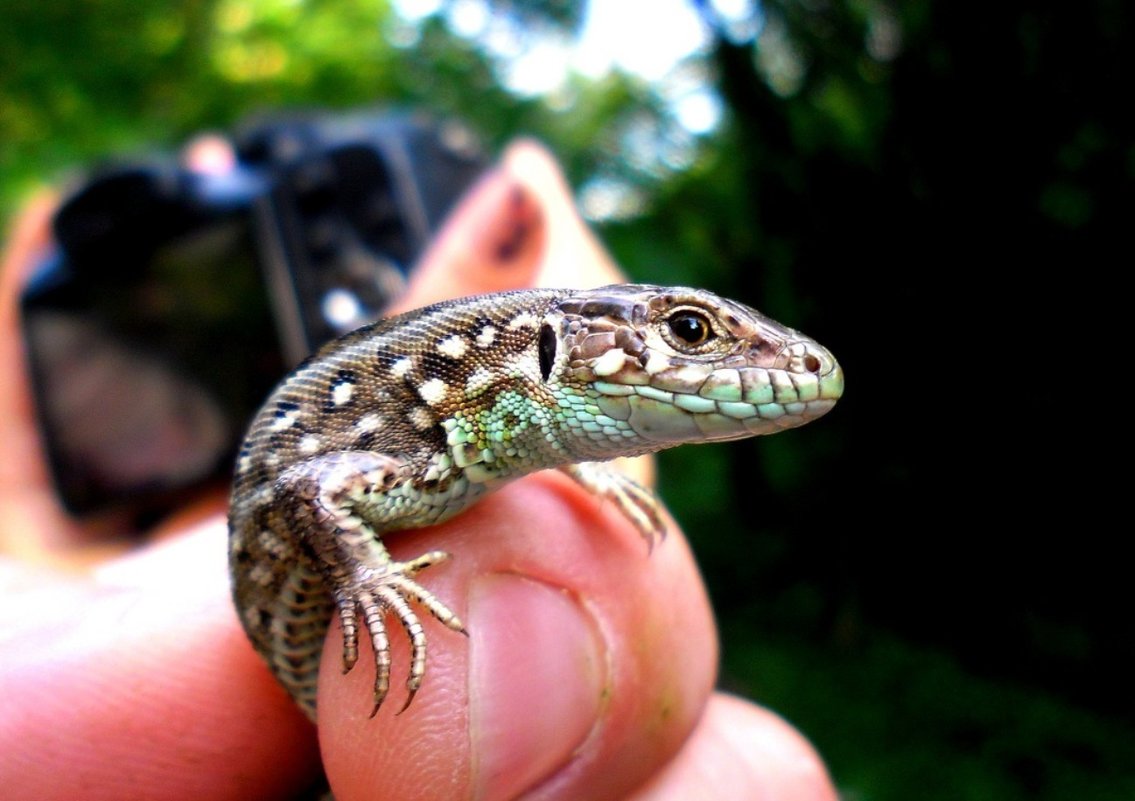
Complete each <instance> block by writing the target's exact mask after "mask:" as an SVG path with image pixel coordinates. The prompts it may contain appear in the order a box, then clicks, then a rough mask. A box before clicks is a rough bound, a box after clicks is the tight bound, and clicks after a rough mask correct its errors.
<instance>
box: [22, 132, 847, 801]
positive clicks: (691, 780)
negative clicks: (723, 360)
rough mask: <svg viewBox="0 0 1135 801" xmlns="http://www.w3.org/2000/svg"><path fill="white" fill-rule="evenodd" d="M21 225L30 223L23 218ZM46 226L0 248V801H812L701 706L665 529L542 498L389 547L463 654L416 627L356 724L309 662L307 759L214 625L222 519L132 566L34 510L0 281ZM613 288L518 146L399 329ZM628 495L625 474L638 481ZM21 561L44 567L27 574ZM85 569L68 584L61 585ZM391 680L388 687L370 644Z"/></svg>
mask: <svg viewBox="0 0 1135 801" xmlns="http://www.w3.org/2000/svg"><path fill="white" fill-rule="evenodd" d="M34 214H38V220H37V218H36V217H34ZM46 214H47V212H46V211H44V209H40V210H39V211H38V212H34V213H33V217H29V218H26V225H25V226H24V229H23V233H21V234H20V235H18V236H16V237H14V238H13V240H12V243H11V247H10V249H9V255H8V258H7V259H6V262H5V266H4V274H3V283H0V290H3V297H2V298H0V330H2V331H3V332H4V333H3V335H0V337H2V338H0V347H2V350H0V376H6V380H4V381H3V382H0V418H2V419H3V422H2V423H0V425H4V426H6V428H5V429H4V435H5V439H4V441H5V442H6V443H9V444H10V450H9V458H8V459H7V460H6V463H5V464H3V465H2V466H0V548H5V547H6V548H7V550H8V552H9V553H18V554H19V555H20V556H21V557H22V558H21V559H20V560H17V559H6V560H5V559H0V592H2V593H3V595H0V597H3V598H4V600H3V601H0V678H2V680H3V682H4V684H3V686H5V688H6V689H7V691H8V695H9V700H8V702H7V703H6V704H5V708H4V709H3V711H0V786H3V787H4V788H5V793H6V794H11V795H12V796H13V797H36V798H74V797H76V796H77V795H82V797H84V798H89V799H99V798H123V797H130V798H162V799H179V798H187V799H188V798H193V799H198V798H245V799H247V798H254V797H255V798H276V797H280V798H283V797H288V796H289V795H291V794H294V793H295V792H296V790H297V789H298V788H301V787H303V786H305V785H307V784H309V783H310V782H311V780H312V779H313V777H314V776H315V775H316V774H317V771H318V767H317V764H318V750H322V753H323V761H324V765H325V768H326V770H327V774H328V776H329V778H330V780H331V783H332V786H333V788H334V790H335V792H336V797H337V798H339V799H340V801H351V799H356V798H360V799H361V798H392V799H393V798H397V799H407V798H419V799H435V798H436V799H453V798H465V797H478V798H484V799H494V798H512V797H517V796H521V795H523V796H524V797H525V798H531V799H548V801H552V800H553V799H578V798H585V799H604V798H611V799H634V801H663V799H688V798H726V797H727V798H762V799H783V800H788V799H815V800H816V801H820V800H821V799H834V798H835V793H834V790H833V789H832V787H831V785H830V782H829V780H828V779H827V776H826V774H825V771H824V769H823V767H822V765H821V764H820V762H819V760H818V758H817V757H816V755H815V753H814V752H813V751H812V749H811V748H810V747H809V746H808V744H807V743H806V742H805V741H804V740H803V738H801V737H800V735H799V734H797V733H796V732H795V731H793V730H792V729H791V728H790V727H788V726H787V725H786V724H785V723H784V722H783V721H781V720H780V719H779V718H777V717H776V716H774V715H772V714H771V713H769V712H767V711H764V710H761V709H759V708H757V707H755V706H753V705H751V704H749V703H747V702H744V701H741V700H739V699H735V698H730V697H728V696H724V695H721V694H715V693H713V692H712V686H713V681H714V678H715V672H716V662H717V650H716V638H715V633H714V629H713V622H712V617H711V613H710V609H709V606H708V602H707V599H706V596H705V591H704V588H703V586H702V583H701V580H700V577H699V576H698V573H697V569H696V566H695V564H694V562H693V559H692V556H691V554H690V552H689V549H688V547H687V545H686V543H685V540H684V539H683V538H682V536H681V534H680V532H679V531H677V529H676V528H675V527H674V526H673V525H672V524H671V526H670V532H669V535H668V537H667V539H666V540H665V541H664V542H663V543H662V544H661V545H660V546H659V547H656V548H655V549H654V552H653V554H651V555H647V553H646V550H645V548H644V546H643V544H642V542H641V539H640V538H639V537H638V535H637V533H636V532H635V531H634V530H633V529H632V528H631V527H630V526H629V524H628V523H627V522H626V521H625V520H623V519H622V517H621V516H620V515H619V514H618V513H617V512H616V511H615V510H613V509H612V508H610V507H609V505H604V504H601V503H599V502H597V501H595V500H594V499H592V498H591V497H590V496H589V495H587V494H586V493H584V492H583V491H582V490H580V489H579V488H578V487H577V486H576V485H575V484H574V483H572V482H571V481H569V480H567V479H566V478H564V477H562V476H561V475H560V474H558V473H556V472H549V473H541V474H537V475H535V476H532V477H530V478H528V479H525V480H522V481H519V482H516V483H514V484H512V485H509V486H508V487H505V488H504V489H503V490H501V491H500V492H498V493H496V494H494V495H492V496H489V497H488V498H486V499H484V500H483V501H481V502H480V503H478V504H477V505H475V506H474V507H473V508H471V509H470V510H468V511H467V512H466V513H464V514H462V515H461V516H459V517H458V518H457V519H456V520H453V521H451V522H449V523H446V524H442V525H439V526H435V527H432V528H430V529H426V530H421V531H414V532H406V533H403V534H399V535H397V536H393V537H391V538H390V540H389V543H388V544H389V546H390V548H391V550H392V552H393V553H394V555H395V558H402V557H405V556H410V555H414V554H416V553H420V552H422V551H424V550H432V549H435V548H442V549H445V550H448V551H450V552H451V553H453V555H454V558H453V559H452V560H451V561H450V562H448V563H447V564H446V565H445V566H444V567H441V568H437V569H435V571H431V573H430V575H429V577H428V580H429V584H430V589H431V590H432V591H434V592H435V593H436V594H437V596H438V597H439V598H442V599H445V601H446V602H447V603H449V604H452V606H453V608H454V610H455V611H456V612H457V613H458V614H459V615H460V616H461V618H462V619H463V620H464V621H465V622H466V624H467V626H468V628H469V632H470V638H469V639H468V640H467V639H466V638H463V637H460V636H457V635H454V634H452V633H451V632H448V631H446V630H445V629H443V628H442V627H441V626H440V625H432V624H431V623H430V622H427V623H426V627H427V633H428V635H429V637H430V659H429V666H428V670H427V674H426V679H425V683H424V684H423V687H422V689H421V691H420V692H419V694H418V696H417V697H416V699H415V701H414V704H413V705H412V706H411V707H410V708H409V709H408V710H407V711H406V712H405V713H403V714H401V715H398V716H396V715H395V714H394V712H395V710H397V709H398V708H399V706H400V703H399V700H400V699H398V698H392V699H391V700H390V701H389V702H388V703H387V705H386V707H384V708H383V710H382V711H381V712H380V713H379V715H378V717H377V718H375V719H373V720H371V719H369V718H368V714H369V712H370V709H371V701H370V693H371V686H370V684H371V677H372V676H373V670H374V666H373V660H372V659H371V658H369V649H365V648H364V649H360V660H359V664H358V665H357V666H356V667H355V669H354V670H353V671H352V672H351V673H349V674H347V675H346V676H344V675H342V674H341V670H340V665H339V659H340V653H341V648H340V646H339V637H340V635H339V631H338V628H337V626H336V625H333V627H332V630H331V632H330V634H329V636H330V637H331V639H330V640H329V641H328V642H329V647H327V648H325V649H324V659H325V662H324V664H323V668H322V670H321V672H320V686H319V720H320V726H319V732H318V749H317V745H316V738H315V734H314V732H313V730H312V728H311V726H310V725H309V724H308V723H307V722H306V720H305V719H304V718H303V717H302V715H301V714H300V713H299V711H298V710H297V709H295V708H294V706H293V705H292V703H291V701H290V699H288V697H287V696H286V695H285V694H284V692H283V690H282V689H281V688H279V687H278V686H277V685H276V684H275V681H274V679H273V678H272V677H271V675H270V674H269V672H268V670H267V668H266V667H265V666H264V665H263V664H262V663H261V662H260V661H259V658H258V657H257V656H256V655H255V654H254V652H253V651H252V649H251V647H250V646H249V644H248V643H247V642H246V641H245V639H244V635H243V633H242V632H241V630H240V626H239V624H238V622H237V620H236V616H235V614H234V612H233V611H232V606H231V602H230V600H229V590H228V576H227V565H226V560H225V556H226V547H225V538H226V526H225V521H224V518H223V506H224V499H223V498H217V497H213V498H208V499H204V500H203V501H202V502H201V504H199V505H197V506H195V507H194V508H192V509H187V510H185V511H184V512H183V513H182V514H180V515H179V516H177V518H176V519H173V520H170V521H168V522H167V523H166V524H164V525H163V526H162V530H161V531H159V532H155V533H154V536H153V537H152V538H151V539H152V540H153V541H152V542H150V543H149V544H147V545H145V546H143V547H141V548H136V549H132V550H130V551H122V552H121V553H117V554H112V555H109V556H108V555H107V554H106V553H105V552H103V553H99V554H96V555H92V554H91V553H90V549H89V548H87V547H84V542H86V540H84V536H85V534H86V532H85V531H84V530H83V529H82V528H81V527H79V526H77V525H75V524H73V523H71V522H70V521H68V520H67V518H65V517H64V516H63V515H62V514H61V513H59V512H58V510H57V509H56V508H55V506H54V503H53V501H52V500H51V493H50V489H49V487H48V485H47V483H46V479H45V471H44V469H43V467H42V456H41V455H40V454H39V452H38V446H37V443H36V440H35V435H34V429H33V427H32V424H31V419H30V412H29V407H28V403H27V401H26V395H25V394H24V392H25V389H24V387H23V382H22V365H21V364H20V363H19V360H18V356H19V353H18V345H19V340H18V338H17V337H18V335H17V332H16V330H15V325H14V321H13V309H14V292H15V287H16V286H17V284H18V281H17V280H16V278H15V276H17V275H18V274H19V273H20V272H21V271H22V270H23V269H24V266H23V265H26V263H27V262H28V261H29V260H30V258H31V251H32V250H33V249H34V246H35V240H36V235H37V231H42V226H43V224H44V222H45V220H46ZM616 280H619V275H618V273H617V270H616V269H615V268H614V266H613V265H612V264H611V262H610V260H609V258H608V257H607V256H606V254H605V253H604V252H603V251H602V249H601V248H600V247H599V246H598V244H597V243H596V242H595V240H594V239H593V238H592V237H591V235H590V233H589V232H588V231H587V229H586V228H585V227H584V225H583V224H582V222H581V221H580V220H579V218H578V216H577V215H576V213H575V211H574V209H573V207H572V204H571V200H570V195H569V193H568V190H567V187H566V186H565V185H564V183H563V180H562V177H561V176H560V175H559V172H558V170H557V168H556V166H555V165H554V163H553V162H552V161H551V160H550V158H549V157H548V156H547V154H545V153H544V152H543V151H542V150H541V149H539V148H538V147H536V146H534V145H531V144H527V143H521V144H518V145H514V146H513V147H512V148H510V149H509V151H508V152H507V153H506V155H505V157H504V159H503V162H502V164H501V165H499V166H498V168H497V169H495V170H494V171H493V172H491V173H490V174H488V175H487V176H486V177H485V178H484V179H483V180H482V181H481V182H480V183H479V184H478V185H477V187H476V188H475V189H474V190H473V191H472V193H471V194H470V196H469V197H468V198H467V199H466V200H465V201H464V202H463V203H462V205H461V206H460V208H459V209H458V210H457V211H456V212H455V214H454V215H453V217H452V219H451V221H450V223H449V224H448V225H447V227H446V228H445V230H444V231H443V232H442V234H441V235H440V237H439V239H438V241H437V243H436V245H435V246H434V247H433V248H432V249H431V251H430V252H429V253H428V254H426V256H425V257H424V258H423V260H422V263H421V265H420V266H419V268H418V269H417V271H416V274H415V278H414V280H413V281H412V283H411V287H410V289H409V292H408V294H407V297H406V298H405V299H404V300H403V302H402V307H403V308H410V307H413V306H420V305H423V304H425V303H429V302H432V301H434V300H439V299H442V298H444V297H451V296H458V295H468V294H474V293H479V292H487V291H495V290H500V289H507V288H510V287H516V286H527V285H540V286H594V285H598V284H602V283H609V282H612V281H616ZM628 469H632V470H637V471H638V476H639V477H640V478H645V479H646V480H649V465H648V464H644V463H642V462H637V463H634V464H632V465H630V466H629V468H628ZM45 561H50V562H52V566H50V567H48V566H44V562H45ZM79 561H82V562H86V563H87V564H86V566H85V567H84V568H83V570H82V572H78V573H77V572H75V571H74V570H72V569H68V567H69V566H71V565H72V564H74V563H75V562H79ZM392 640H393V648H394V664H395V666H396V670H397V669H398V666H401V667H402V669H403V670H404V669H405V667H406V665H407V663H408V654H407V650H408V649H407V648H406V643H405V642H404V639H403V638H392Z"/></svg>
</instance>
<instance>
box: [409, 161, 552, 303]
mask: <svg viewBox="0 0 1135 801" xmlns="http://www.w3.org/2000/svg"><path fill="white" fill-rule="evenodd" d="M544 222H545V214H544V209H543V208H542V207H541V205H540V204H539V202H538V198H537V197H536V196H535V195H533V193H532V192H531V191H530V190H529V188H528V187H527V186H526V185H525V184H524V183H522V182H519V181H517V180H515V178H514V176H512V175H510V174H509V173H508V172H507V171H505V170H502V169H500V168H498V169H494V170H491V171H490V172H488V173H486V174H485V175H484V176H483V177H482V178H481V180H480V181H478V182H477V184H476V185H475V186H474V187H473V189H472V190H470V192H469V193H468V194H467V195H466V197H465V198H464V199H463V200H462V201H461V202H460V203H459V204H458V205H457V207H456V209H454V211H453V212H452V213H451V214H450V216H449V218H448V220H447V222H446V223H445V225H444V226H443V227H442V229H441V231H440V232H439V233H438V235H437V238H436V239H435V241H434V243H433V244H432V245H431V246H430V247H429V248H428V250H427V251H426V253H425V254H423V256H422V258H421V260H420V261H419V263H418V264H417V266H415V268H414V270H413V273H412V275H411V279H410V286H409V287H408V288H407V291H406V293H405V295H404V296H403V297H402V298H400V299H399V302H398V303H397V304H396V308H395V309H393V311H404V310H406V309H412V308H417V307H419V306H424V305H427V304H429V303H434V302H436V301H439V300H444V299H446V298H450V297H460V296H463V295H477V294H483V293H486V292H497V291H501V290H505V289H512V288H516V287H522V286H530V285H531V284H532V281H533V279H534V276H535V274H536V271H537V266H538V263H539V260H540V257H541V255H542V253H543V252H544V240H545V237H544V229H545V225H544Z"/></svg>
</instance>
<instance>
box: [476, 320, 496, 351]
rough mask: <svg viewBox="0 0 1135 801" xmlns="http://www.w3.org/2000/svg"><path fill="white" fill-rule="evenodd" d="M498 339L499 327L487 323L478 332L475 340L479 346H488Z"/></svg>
mask: <svg viewBox="0 0 1135 801" xmlns="http://www.w3.org/2000/svg"><path fill="white" fill-rule="evenodd" d="M496 339H497V329H495V328H493V326H491V325H486V326H485V327H484V328H482V329H481V330H480V332H479V333H478V334H477V338H476V339H474V340H473V341H474V342H476V343H477V347H479V348H487V347H489V346H490V345H492V344H493V342H495V341H496Z"/></svg>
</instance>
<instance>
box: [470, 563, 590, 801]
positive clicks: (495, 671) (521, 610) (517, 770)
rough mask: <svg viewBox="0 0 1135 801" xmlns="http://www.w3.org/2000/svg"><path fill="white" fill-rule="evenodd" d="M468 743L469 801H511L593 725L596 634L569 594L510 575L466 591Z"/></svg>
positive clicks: (564, 758)
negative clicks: (476, 800)
mask: <svg viewBox="0 0 1135 801" xmlns="http://www.w3.org/2000/svg"><path fill="white" fill-rule="evenodd" d="M469 605H470V619H471V620H475V621H476V623H477V625H476V626H473V627H471V628H470V634H471V638H472V642H471V643H470V648H471V650H470V677H469V682H470V686H469V697H470V736H471V741H472V756H473V766H474V768H473V770H474V786H475V787H477V789H478V792H477V793H476V796H475V797H476V798H479V799H484V800H485V801H494V799H503V798H514V797H516V796H517V795H519V794H520V793H523V792H524V791H526V790H528V789H529V788H531V787H533V786H535V785H536V784H538V783H539V782H541V781H543V780H544V779H546V778H548V777H549V776H551V775H552V774H553V773H554V772H555V771H556V770H557V769H559V768H560V767H561V766H562V765H564V764H566V763H567V761H568V760H569V759H570V758H571V756H572V754H573V753H575V751H576V750H577V749H578V748H579V747H580V745H582V744H583V742H584V741H585V740H586V739H587V736H588V734H589V733H590V732H591V730H592V728H593V727H594V726H595V723H596V722H597V720H598V719H599V713H600V709H601V704H602V693H603V689H604V686H605V680H606V660H605V658H604V654H605V652H606V649H605V648H604V647H603V642H602V638H601V637H600V635H599V629H598V626H597V625H596V624H595V621H594V619H593V618H591V616H590V615H588V614H587V612H586V610H585V609H584V608H583V607H582V606H580V604H579V603H578V601H577V600H576V599H575V598H574V597H572V596H571V595H570V594H568V593H567V592H564V591H562V590H560V589H558V588H556V587H552V586H550V585H547V584H543V583H541V582H538V581H534V580H532V579H527V578H523V577H520V576H515V575H500V574H498V575H491V576H485V577H482V578H481V579H479V580H477V582H476V583H475V584H474V585H473V587H472V588H471V591H470V598H469Z"/></svg>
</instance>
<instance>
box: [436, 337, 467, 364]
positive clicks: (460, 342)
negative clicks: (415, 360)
mask: <svg viewBox="0 0 1135 801" xmlns="http://www.w3.org/2000/svg"><path fill="white" fill-rule="evenodd" d="M465 349H466V345H465V338H464V337H463V336H461V335H460V334H450V335H449V336H447V337H446V338H445V339H443V340H442V341H441V342H439V343H437V350H438V353H440V354H441V355H442V356H448V357H449V358H451V359H460V358H461V357H462V356H464V355H465Z"/></svg>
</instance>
